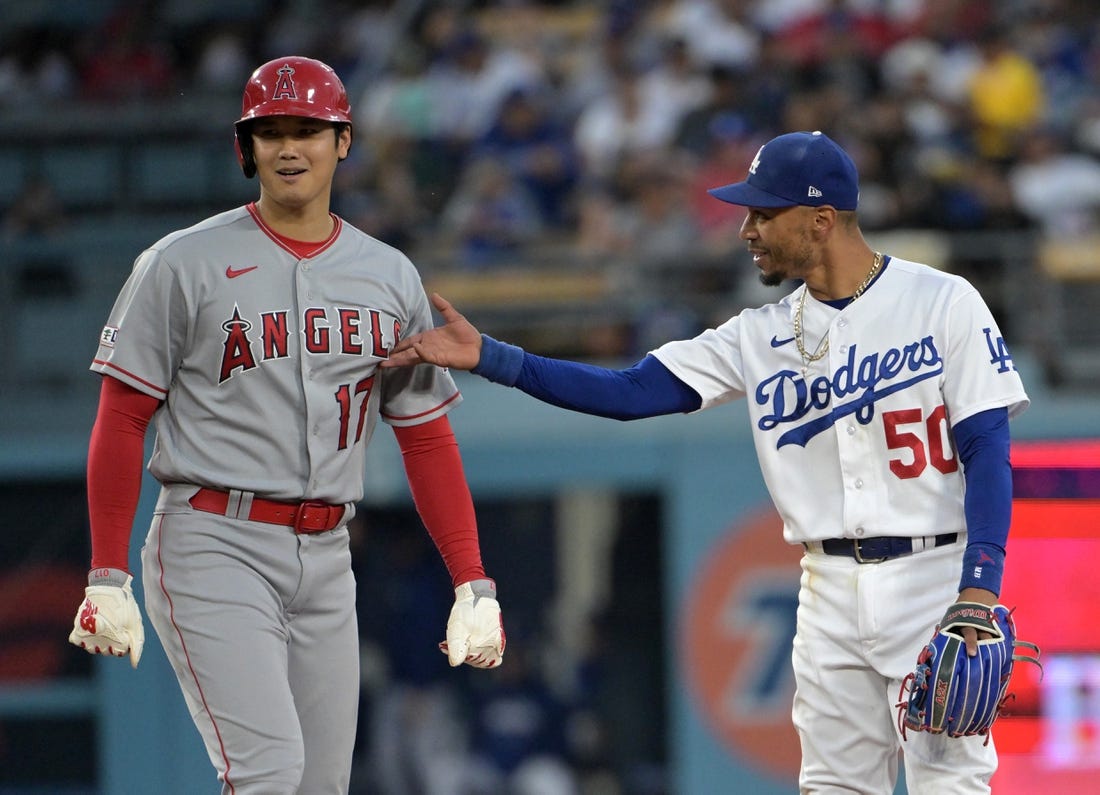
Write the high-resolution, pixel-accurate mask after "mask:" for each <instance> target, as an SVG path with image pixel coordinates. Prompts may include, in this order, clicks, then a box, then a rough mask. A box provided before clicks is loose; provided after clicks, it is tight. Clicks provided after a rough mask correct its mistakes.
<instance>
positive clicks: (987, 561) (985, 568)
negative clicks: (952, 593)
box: [959, 543, 1005, 596]
mask: <svg viewBox="0 0 1100 795" xmlns="http://www.w3.org/2000/svg"><path fill="white" fill-rule="evenodd" d="M1004 570H1005V551H1004V550H1003V549H1001V548H1000V547H998V546H996V545H994V544H981V543H978V544H967V546H966V551H965V552H963V571H962V579H961V580H960V581H959V590H960V591H962V590H964V589H966V588H984V589H985V590H987V591H992V592H993V593H995V594H997V595H998V596H1000V595H1001V579H1002V577H1004Z"/></svg>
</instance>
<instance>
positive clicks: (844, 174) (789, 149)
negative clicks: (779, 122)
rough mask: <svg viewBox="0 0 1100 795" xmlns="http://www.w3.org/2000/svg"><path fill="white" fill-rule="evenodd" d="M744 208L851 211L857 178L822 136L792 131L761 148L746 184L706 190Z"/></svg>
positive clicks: (846, 159)
mask: <svg viewBox="0 0 1100 795" xmlns="http://www.w3.org/2000/svg"><path fill="white" fill-rule="evenodd" d="M707 193H709V194H710V195H711V196H714V197H715V198H717V199H721V200H722V201H724V202H729V203H730V204H738V205H741V206H743V207H793V206H795V205H798V204H802V205H805V206H807V207H821V206H822V205H825V204H829V205H832V206H833V207H836V208H837V209H838V210H854V209H856V205H857V204H859V175H858V174H857V173H856V165H855V163H853V162H852V158H850V157H849V156H848V153H847V152H845V151H844V150H843V149H841V148H840V147H839V146H838V145H837V144H836V142H835V141H833V140H832V139H831V138H829V136H827V135H825V134H824V133H822V132H820V131H816V130H815V131H814V132H793V133H787V134H786V135H780V136H779V137H778V138H773V139H771V140H770V141H768V142H767V143H766V144H764V145H763V146H762V147H760V149H759V151H757V153H756V157H755V158H753V161H752V165H751V166H749V176H748V178H747V179H746V180H745V181H744V182H735V183H733V184H732V185H724V186H723V187H721V188H711V189H710V190H708V191H707Z"/></svg>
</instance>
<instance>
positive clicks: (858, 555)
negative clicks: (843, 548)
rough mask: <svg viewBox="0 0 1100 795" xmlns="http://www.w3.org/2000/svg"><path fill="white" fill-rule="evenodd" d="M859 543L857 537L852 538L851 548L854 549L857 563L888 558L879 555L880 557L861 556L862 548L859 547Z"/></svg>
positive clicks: (880, 560)
mask: <svg viewBox="0 0 1100 795" xmlns="http://www.w3.org/2000/svg"><path fill="white" fill-rule="evenodd" d="M859 544H860V541H859V539H858V538H856V539H852V549H853V550H855V553H856V562H857V563H882V562H883V561H884V560H889V557H881V558H865V557H863V550H861V549H860V548H859Z"/></svg>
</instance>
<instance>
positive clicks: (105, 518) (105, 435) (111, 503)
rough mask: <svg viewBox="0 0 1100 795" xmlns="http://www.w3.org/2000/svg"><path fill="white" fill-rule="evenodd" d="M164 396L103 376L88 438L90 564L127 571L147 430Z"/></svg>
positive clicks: (94, 566)
mask: <svg viewBox="0 0 1100 795" xmlns="http://www.w3.org/2000/svg"><path fill="white" fill-rule="evenodd" d="M159 406H160V400H158V399H157V398H155V397H152V396H150V395H146V394H145V393H144V392H140V391H138V390H137V389H134V388H133V387H131V386H129V385H127V384H124V383H122V382H121V381H119V380H118V379H117V378H112V377H110V376H103V383H102V385H101V386H100V391H99V408H98V410H97V412H96V418H95V424H94V425H93V426H92V435H91V439H90V440H89V442H88V473H87V478H88V520H89V524H90V527H91V536H92V568H93V569H98V568H112V569H122V570H124V571H129V570H130V566H129V553H130V533H131V529H132V528H133V524H134V514H136V513H137V504H138V498H139V497H140V495H141V475H142V462H143V459H144V457H145V431H146V429H147V428H148V427H149V420H151V419H152V418H153V413H154V412H155V411H156V410H157V408H158V407H159Z"/></svg>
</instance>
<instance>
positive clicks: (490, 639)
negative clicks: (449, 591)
mask: <svg viewBox="0 0 1100 795" xmlns="http://www.w3.org/2000/svg"><path fill="white" fill-rule="evenodd" d="M496 597H497V586H496V583H494V582H493V581H492V580H471V581H470V582H464V583H462V585H460V586H458V587H457V588H455V603H454V606H453V607H452V608H451V617H450V618H449V619H448V620H447V639H446V640H445V641H443V642H442V643H440V644H439V649H440V651H442V652H443V653H444V654H446V655H447V661H448V662H449V663H450V664H451V667H452V668H454V667H457V666H459V665H462V663H466V664H467V665H472V666H473V667H474V668H495V667H497V666H498V665H500V663H501V660H502V659H503V657H504V644H505V639H504V622H503V621H502V619H501V617H500V604H499V603H498V602H497V598H496Z"/></svg>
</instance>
